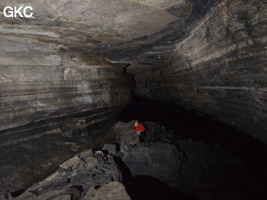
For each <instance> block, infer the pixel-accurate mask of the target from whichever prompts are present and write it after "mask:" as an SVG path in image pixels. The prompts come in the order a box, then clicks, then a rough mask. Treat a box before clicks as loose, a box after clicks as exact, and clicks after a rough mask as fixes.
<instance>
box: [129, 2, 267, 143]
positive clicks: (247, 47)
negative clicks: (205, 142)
mask: <svg viewBox="0 0 267 200" xmlns="http://www.w3.org/2000/svg"><path fill="white" fill-rule="evenodd" d="M266 10H267V3H266V2H264V1H244V0H234V1H223V2H222V3H220V4H219V5H218V6H216V7H215V8H214V9H213V10H212V11H211V12H209V13H207V14H206V16H205V18H204V19H203V20H202V21H201V22H200V23H199V25H198V26H197V27H196V28H195V29H194V30H193V31H192V32H191V34H190V35H189V36H188V37H187V38H186V39H185V40H183V41H181V42H180V43H178V44H177V46H176V50H175V51H174V53H173V54H172V55H171V56H170V58H169V60H167V61H166V62H165V63H164V64H161V65H159V66H157V65H156V64H155V65H154V67H151V66H148V65H147V66H146V65H138V64H136V65H133V66H131V67H129V68H128V69H127V70H128V72H129V73H132V74H134V75H135V81H136V83H137V86H136V88H135V91H136V94H137V95H139V96H145V97H148V98H151V99H159V100H165V101H170V102H175V103H177V104H181V105H184V106H185V107H187V108H189V109H196V110H198V111H200V112H202V113H205V114H208V115H209V116H212V117H215V118H216V119H219V120H221V121H223V122H225V123H227V124H230V125H233V126H235V127H236V128H238V129H240V130H242V131H244V132H247V133H249V134H251V135H252V136H254V137H256V138H258V139H260V140H262V141H263V142H265V143H267V123H266V122H267V106H266V103H267V87H266V86H267V82H266V80H267V73H266V72H267V68H266V64H267V57H266V55H267V49H266V44H267V12H266Z"/></svg>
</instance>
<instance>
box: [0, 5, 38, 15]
mask: <svg viewBox="0 0 267 200" xmlns="http://www.w3.org/2000/svg"><path fill="white" fill-rule="evenodd" d="M27 10H33V9H32V7H31V6H26V7H23V6H21V7H18V8H17V7H16V6H15V7H14V8H13V7H11V6H6V7H5V8H4V15H5V17H26V18H29V17H32V15H33V13H32V12H31V13H29V14H28V13H27Z"/></svg>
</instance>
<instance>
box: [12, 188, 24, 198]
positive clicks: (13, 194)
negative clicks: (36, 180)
mask: <svg viewBox="0 0 267 200" xmlns="http://www.w3.org/2000/svg"><path fill="white" fill-rule="evenodd" d="M23 192H25V189H23V190H18V191H15V192H12V193H11V196H12V197H13V198H15V197H18V196H19V195H21V194H22V193H23Z"/></svg>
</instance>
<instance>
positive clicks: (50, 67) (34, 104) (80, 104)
mask: <svg viewBox="0 0 267 200" xmlns="http://www.w3.org/2000/svg"><path fill="white" fill-rule="evenodd" d="M0 45H1V49H0V55H1V64H0V71H1V72H0V74H1V75H0V102H1V104H0V106H1V108H0V109H1V113H0V121H1V126H0V133H1V134H0V136H1V137H5V136H4V134H5V133H6V132H8V133H9V131H7V130H8V129H12V128H15V127H17V126H22V125H26V124H29V123H34V122H40V121H46V122H47V123H48V124H49V127H45V124H44V123H42V124H41V125H40V126H43V132H44V133H45V132H49V131H50V132H51V131H52V130H51V129H53V130H54V131H58V132H59V131H60V127H59V125H58V121H59V120H61V124H62V123H64V121H68V123H73V126H75V127H76V128H79V127H78V126H81V127H86V126H88V125H90V124H92V123H95V122H98V121H101V120H105V119H107V118H110V117H114V116H115V115H117V114H118V113H116V112H113V111H115V110H120V109H121V108H122V107H124V106H126V105H127V104H129V103H130V102H131V90H132V87H133V86H132V83H133V82H132V77H131V76H130V75H127V74H125V73H123V68H122V66H121V65H114V64H112V63H108V62H107V61H105V59H103V58H101V57H92V56H91V57H90V56H88V55H86V54H85V53H84V52H83V51H79V50H71V49H70V50H66V49H63V48H62V46H60V45H56V44H51V43H41V42H38V41H37V40H31V39H22V38H16V37H9V36H5V37H2V38H1V40H0ZM89 115H91V116H93V117H92V118H90V116H89ZM71 118H73V119H72V120H71V121H69V120H70V119H71ZM62 121H63V122H62ZM35 128H38V126H36V127H35ZM20 130H21V129H20ZM13 132H16V131H13ZM20 137H21V136H20ZM18 138H19V137H18ZM13 142H14V141H13ZM1 143H3V144H4V143H5V140H4V139H1ZM5 144H6V143H5Z"/></svg>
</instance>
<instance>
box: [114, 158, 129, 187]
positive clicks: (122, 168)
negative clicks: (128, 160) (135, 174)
mask: <svg viewBox="0 0 267 200" xmlns="http://www.w3.org/2000/svg"><path fill="white" fill-rule="evenodd" d="M113 158H114V161H115V162H116V164H117V166H118V168H119V169H120V171H121V175H122V182H123V183H124V182H126V181H127V180H130V179H131V178H132V173H131V170H130V169H129V167H128V166H127V165H126V164H125V163H124V162H123V161H122V160H121V158H120V157H117V156H114V157H113Z"/></svg>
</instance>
